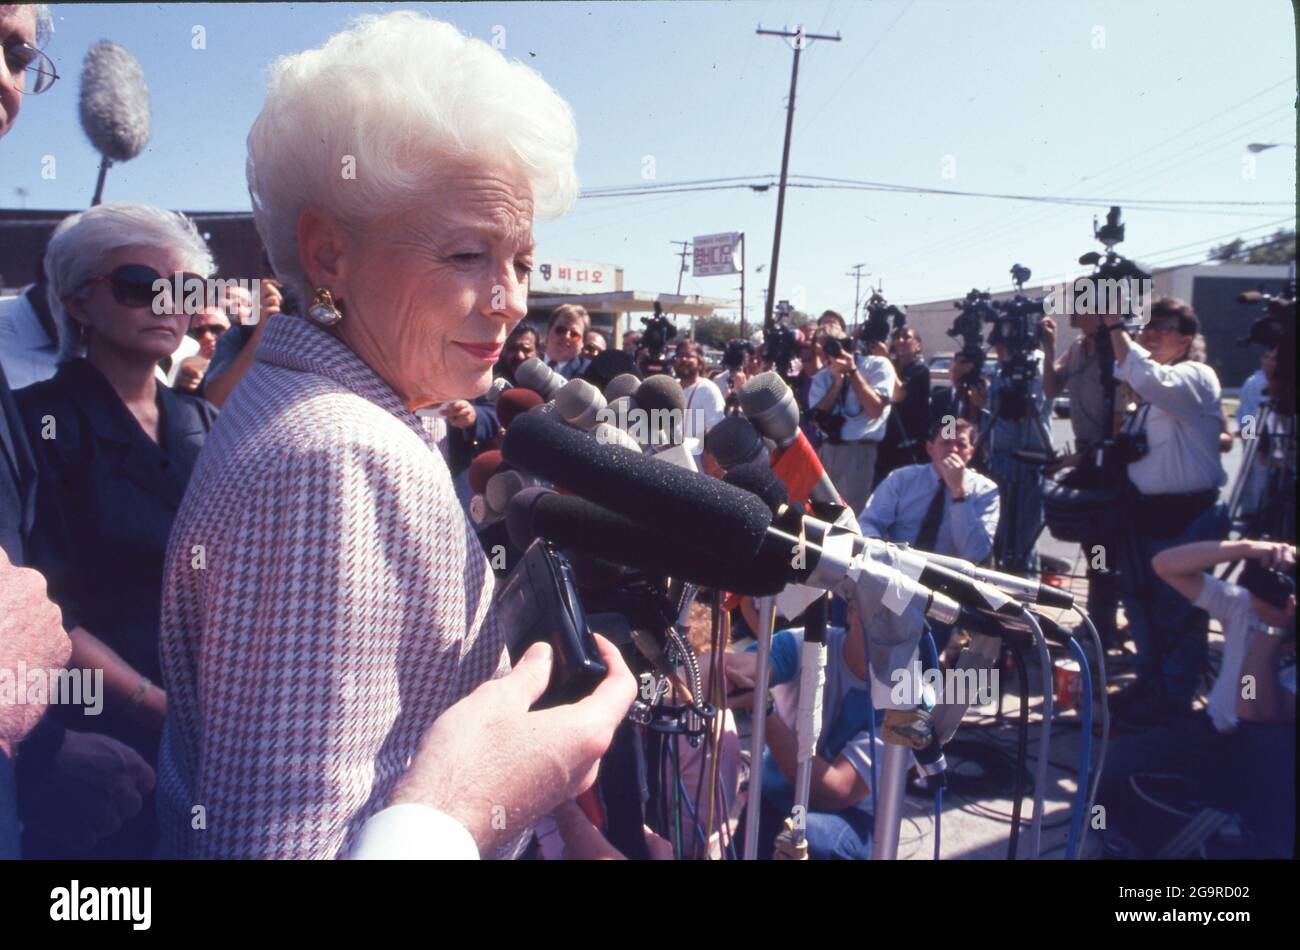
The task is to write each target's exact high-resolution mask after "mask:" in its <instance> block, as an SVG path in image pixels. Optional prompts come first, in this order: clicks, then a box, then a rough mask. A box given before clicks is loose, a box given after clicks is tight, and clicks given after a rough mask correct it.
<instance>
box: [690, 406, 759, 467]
mask: <svg viewBox="0 0 1300 950" xmlns="http://www.w3.org/2000/svg"><path fill="white" fill-rule="evenodd" d="M704 450H705V451H706V452H708V453H709V454H710V455H712V456H713V458H714V460H715V461H716V462H717V463H718V464H719V465H721V466H722V468H723V470H724V471H725V470H727V469H729V468H731V467H732V466H735V465H743V464H744V463H746V462H752V461H754V459H756V458H758V457H759V456H760V455H762V454H763V437H762V436H761V435H759V434H758V430H757V429H755V428H754V424H753V423H752V422H750V421H749V420H748V419H746V418H745V417H744V416H725V417H723V419H722V421H721V422H719V423H718V424H717V425H715V426H714V427H713V428H712V429H710V430H709V431H708V432H707V433H706V434H705V436H704Z"/></svg>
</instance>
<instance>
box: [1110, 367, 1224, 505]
mask: <svg viewBox="0 0 1300 950" xmlns="http://www.w3.org/2000/svg"><path fill="white" fill-rule="evenodd" d="M1115 378H1116V379H1119V380H1121V381H1123V382H1126V383H1128V384H1129V386H1131V387H1132V388H1133V391H1134V392H1135V393H1137V395H1138V397H1139V398H1140V399H1141V400H1142V402H1143V403H1145V405H1140V406H1139V407H1138V410H1137V413H1136V414H1135V417H1134V418H1132V419H1130V420H1129V421H1128V423H1126V425H1125V431H1131V432H1137V431H1145V432H1146V435H1147V446H1148V451H1147V454H1146V455H1145V456H1144V457H1143V458H1140V459H1138V460H1137V461H1136V462H1131V463H1129V467H1128V476H1129V478H1130V479H1131V480H1132V482H1133V484H1134V485H1135V486H1137V490H1138V491H1140V492H1141V493H1142V494H1144V495H1184V494H1190V493H1192V492H1203V491H1209V490H1210V489H1213V488H1218V487H1219V486H1220V485H1222V484H1223V483H1224V482H1226V481H1227V480H1228V475H1227V473H1226V472H1225V471H1224V470H1223V461H1222V459H1221V457H1220V455H1219V433H1220V432H1221V431H1223V414H1222V410H1221V409H1220V407H1219V397H1220V389H1219V377H1218V376H1216V375H1215V374H1214V370H1212V369H1210V367H1209V366H1207V365H1206V364H1205V363H1194V362H1192V361H1191V360H1183V362H1181V363H1175V364H1174V365H1173V366H1163V365H1161V364H1160V363H1157V362H1156V361H1155V360H1153V359H1151V354H1150V352H1148V351H1147V350H1146V349H1144V348H1143V347H1141V346H1139V345H1138V344H1136V343H1130V344H1129V353H1128V357H1127V358H1126V359H1125V360H1124V362H1123V363H1122V364H1119V363H1117V364H1116V366H1115Z"/></svg>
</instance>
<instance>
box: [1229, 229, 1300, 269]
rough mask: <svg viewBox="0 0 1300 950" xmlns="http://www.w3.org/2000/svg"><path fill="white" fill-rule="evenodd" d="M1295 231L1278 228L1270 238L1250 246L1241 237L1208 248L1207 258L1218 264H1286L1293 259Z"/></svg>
mask: <svg viewBox="0 0 1300 950" xmlns="http://www.w3.org/2000/svg"><path fill="white" fill-rule="evenodd" d="M1295 254H1296V247H1295V231H1294V230H1293V229H1287V228H1278V230H1277V231H1275V232H1274V233H1273V236H1272V237H1270V238H1265V239H1264V240H1262V241H1259V242H1258V243H1256V244H1252V245H1251V246H1250V247H1247V246H1246V242H1245V241H1243V240H1242V239H1241V238H1233V239H1232V240H1231V241H1229V242H1228V243H1226V244H1216V245H1215V246H1214V247H1212V248H1210V253H1209V255H1208V258H1209V260H1211V261H1214V262H1216V263H1219V264H1287V263H1289V262H1291V261H1293V260H1295Z"/></svg>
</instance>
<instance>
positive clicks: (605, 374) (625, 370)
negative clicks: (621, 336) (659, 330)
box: [582, 350, 636, 398]
mask: <svg viewBox="0 0 1300 950" xmlns="http://www.w3.org/2000/svg"><path fill="white" fill-rule="evenodd" d="M635 372H636V360H635V359H633V358H632V354H631V353H624V352H623V351H622V350H605V351H604V352H603V353H597V354H596V355H595V356H594V357H592V359H591V362H590V363H588V364H587V368H586V369H584V370H583V371H582V378H583V379H585V380H586V381H587V382H589V383H591V384H592V385H593V386H595V387H596V388H597V389H604V388H605V387H606V386H608V385H609V383H610V381H611V380H613V379H614V378H615V377H617V376H620V375H627V374H631V373H635ZM606 398H609V397H608V396H607V397H606Z"/></svg>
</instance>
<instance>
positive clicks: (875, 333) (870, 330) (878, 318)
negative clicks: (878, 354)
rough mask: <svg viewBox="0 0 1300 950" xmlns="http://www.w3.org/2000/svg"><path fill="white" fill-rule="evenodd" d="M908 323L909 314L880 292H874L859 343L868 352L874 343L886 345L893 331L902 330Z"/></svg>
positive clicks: (858, 337) (859, 331)
mask: <svg viewBox="0 0 1300 950" xmlns="http://www.w3.org/2000/svg"><path fill="white" fill-rule="evenodd" d="M906 323H907V314H906V313H905V312H904V311H903V310H901V309H900V308H898V307H896V306H894V305H893V304H892V303H890V302H889V301H887V300H886V299H885V298H884V296H882V295H881V293H880V291H879V290H873V291H872V292H871V298H870V299H869V300H868V301H867V319H866V321H865V322H863V324H862V325H861V326H860V327H858V330H857V343H858V344H859V347H860V348H861V350H862V351H863V352H866V351H867V350H868V349H869V348H870V346H871V344H872V343H884V342H885V341H886V340H888V339H889V334H890V332H891V331H894V330H899V329H901V328H902V327H903V326H904V325H906Z"/></svg>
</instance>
